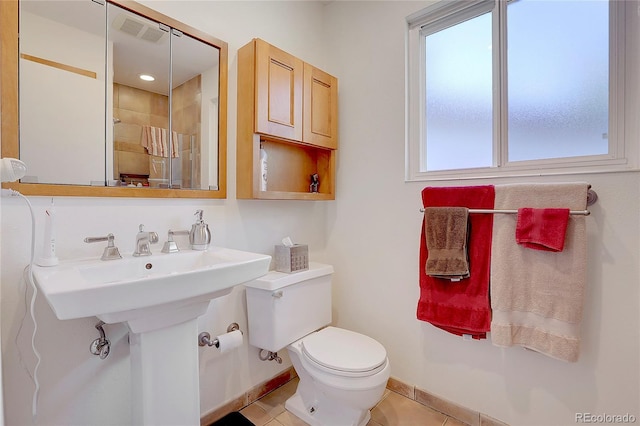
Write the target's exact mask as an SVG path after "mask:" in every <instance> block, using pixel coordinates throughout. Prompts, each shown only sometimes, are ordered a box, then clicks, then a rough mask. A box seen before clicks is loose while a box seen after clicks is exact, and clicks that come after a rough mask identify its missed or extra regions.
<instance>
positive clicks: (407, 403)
mask: <svg viewBox="0 0 640 426" xmlns="http://www.w3.org/2000/svg"><path fill="white" fill-rule="evenodd" d="M297 385H298V378H295V379H293V380H291V381H289V382H288V383H286V384H285V385H283V386H281V387H279V388H278V389H276V390H274V391H273V392H271V393H269V394H267V395H265V396H263V397H262V398H260V399H259V400H257V401H256V402H254V403H253V404H251V405H249V406H247V407H245V408H244V409H242V410H241V411H240V412H241V413H242V414H243V415H244V416H245V417H246V418H248V419H249V420H251V421H252V422H253V423H254V424H255V425H256V426H305V425H307V423H305V422H303V421H302V420H300V419H299V418H297V417H296V416H294V415H293V414H291V413H289V412H288V411H286V410H285V409H284V403H285V401H286V400H287V398H289V397H290V396H291V395H293V394H294V392H295V391H296V386H297ZM444 425H446V426H464V425H465V424H464V423H462V422H460V421H459V420H456V419H454V418H452V417H448V416H446V415H444V414H442V413H440V412H438V411H435V410H432V409H431V408H428V407H426V406H424V405H422V404H420V403H418V402H416V401H413V400H411V399H409V398H406V397H404V396H401V395H400V394H398V393H395V392H392V391H390V390H388V389H387V390H385V393H384V396H383V397H382V400H381V401H380V402H379V403H378V405H376V406H375V407H374V408H373V409H372V410H371V421H370V422H369V424H368V425H367V426H444Z"/></svg>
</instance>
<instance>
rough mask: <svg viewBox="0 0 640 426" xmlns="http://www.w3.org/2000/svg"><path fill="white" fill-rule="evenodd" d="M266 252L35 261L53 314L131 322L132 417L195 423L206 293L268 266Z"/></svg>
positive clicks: (151, 424)
mask: <svg viewBox="0 0 640 426" xmlns="http://www.w3.org/2000/svg"><path fill="white" fill-rule="evenodd" d="M270 262H271V256H268V255H264V254H256V253H249V252H244V251H238V250H231V249H226V248H220V247H211V248H209V249H208V250H206V251H192V250H185V251H181V252H179V253H171V254H165V253H162V254H155V255H151V256H144V257H133V256H131V255H129V257H125V258H124V259H118V260H109V261H103V260H100V259H98V258H92V259H83V260H76V261H68V262H61V263H60V265H57V266H52V267H41V266H34V267H33V276H34V279H35V281H36V283H37V285H38V287H39V288H40V290H41V292H42V293H43V294H44V297H45V298H46V299H47V301H48V302H49V305H50V306H51V308H52V309H53V311H54V312H55V314H56V316H57V317H58V318H59V319H61V320H64V319H74V318H83V317H91V316H96V317H98V318H99V319H100V320H102V321H104V322H105V323H107V324H110V323H117V322H125V323H126V324H127V326H128V328H129V331H130V333H129V350H130V362H131V386H132V407H133V413H132V422H131V424H135V425H145V426H147V425H148V426H158V425H175V424H180V425H193V426H199V425H200V387H199V362H198V358H199V352H198V343H197V335H198V331H199V330H198V317H199V316H200V315H203V314H204V313H205V312H206V311H207V309H208V307H209V302H210V301H211V299H215V298H216V297H220V296H223V295H225V294H228V293H230V292H231V289H232V288H233V286H235V285H238V284H242V283H244V282H247V281H250V280H253V279H255V278H258V277H261V276H262V275H264V274H266V273H267V271H268V269H269V263H270Z"/></svg>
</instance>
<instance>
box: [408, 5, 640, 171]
mask: <svg viewBox="0 0 640 426" xmlns="http://www.w3.org/2000/svg"><path fill="white" fill-rule="evenodd" d="M508 1H509V0H441V1H439V2H437V3H435V4H433V5H431V6H428V7H427V8H425V9H422V10H420V11H418V12H416V13H414V14H412V15H410V16H408V17H407V18H406V21H407V25H406V33H405V40H406V52H405V53H406V63H405V66H406V85H405V86H406V132H405V139H406V147H405V148H406V149H405V152H406V159H405V170H406V176H405V180H406V181H421V180H452V179H475V178H494V177H514V176H543V175H564V174H579V173H608V172H621V171H635V170H638V165H639V164H640V161H639V157H640V155H639V152H640V123H639V122H640V85H639V80H640V78H639V73H640V59H639V56H640V55H638V54H637V52H638V51H639V49H640V31H639V28H640V24H639V20H640V19H639V17H640V10H638V8H637V3H636V2H635V1H629V2H627V1H615V0H612V1H610V3H609V4H610V6H609V7H610V14H609V16H610V22H609V27H610V36H609V50H610V61H609V62H610V67H609V68H610V77H609V78H610V81H609V87H610V89H609V135H608V137H609V153H608V154H605V155H594V156H582V157H567V158H553V159H542V160H529V161H518V162H509V161H508V157H507V149H506V142H507V141H506V137H504V136H503V135H506V132H507V117H506V115H507V111H506V110H504V109H503V111H500V112H498V113H496V111H495V109H494V114H493V165H492V167H479V168H469V169H455V170H438V171H422V170H424V169H426V167H424V164H422V163H423V159H424V158H425V156H424V150H425V149H426V146H425V144H424V143H423V141H424V134H425V129H424V125H425V121H426V117H425V111H424V105H425V96H426V93H425V87H424V75H425V53H424V52H425V46H424V42H425V37H424V36H423V34H422V32H423V29H425V31H427V32H429V31H430V32H431V33H433V32H435V31H434V29H435V30H439V29H444V28H447V27H449V26H451V25H455V24H457V23H460V22H461V21H463V20H465V19H471V18H473V17H475V16H479V15H481V14H484V13H487V12H491V13H492V14H493V15H494V16H493V17H492V18H493V19H492V22H493V28H492V36H493V39H494V46H495V45H496V40H497V43H498V46H499V48H498V49H493V69H494V73H493V87H494V91H493V93H494V95H493V96H494V99H493V105H494V108H495V106H496V105H498V104H503V105H506V96H507V90H506V85H507V80H506V79H503V78H502V77H501V76H502V75H506V54H505V53H504V52H506V24H505V23H504V22H502V23H500V21H504V20H498V19H496V17H497V15H501V16H506V7H507V3H508ZM556 1H562V0H556ZM501 25H502V28H501ZM496 70H497V72H496ZM503 144H504V146H503Z"/></svg>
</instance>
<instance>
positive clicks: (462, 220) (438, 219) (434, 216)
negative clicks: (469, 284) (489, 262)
mask: <svg viewBox="0 0 640 426" xmlns="http://www.w3.org/2000/svg"><path fill="white" fill-rule="evenodd" d="M468 217H469V209H467V208H465V207H426V208H425V209H424V226H425V229H424V230H425V233H424V234H425V239H426V243H427V250H428V252H429V256H428V258H427V264H426V266H425V268H426V269H425V272H426V274H427V275H429V276H431V277H436V278H444V279H449V280H451V281H460V280H461V279H463V278H468V277H469V256H468V255H467V239H468V232H467V231H468Z"/></svg>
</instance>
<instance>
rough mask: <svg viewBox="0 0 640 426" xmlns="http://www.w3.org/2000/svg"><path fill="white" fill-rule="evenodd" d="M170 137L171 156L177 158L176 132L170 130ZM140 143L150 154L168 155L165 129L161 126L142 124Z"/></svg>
mask: <svg viewBox="0 0 640 426" xmlns="http://www.w3.org/2000/svg"><path fill="white" fill-rule="evenodd" d="M172 133H173V137H172V138H171V157H172V158H177V157H178V156H179V155H180V153H179V146H178V133H177V132H172ZM140 144H141V145H142V146H143V147H144V148H146V149H147V152H148V153H149V154H150V155H155V156H157V157H168V156H169V145H168V141H167V129H163V128H162V127H153V126H142V139H141V140H140Z"/></svg>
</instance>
